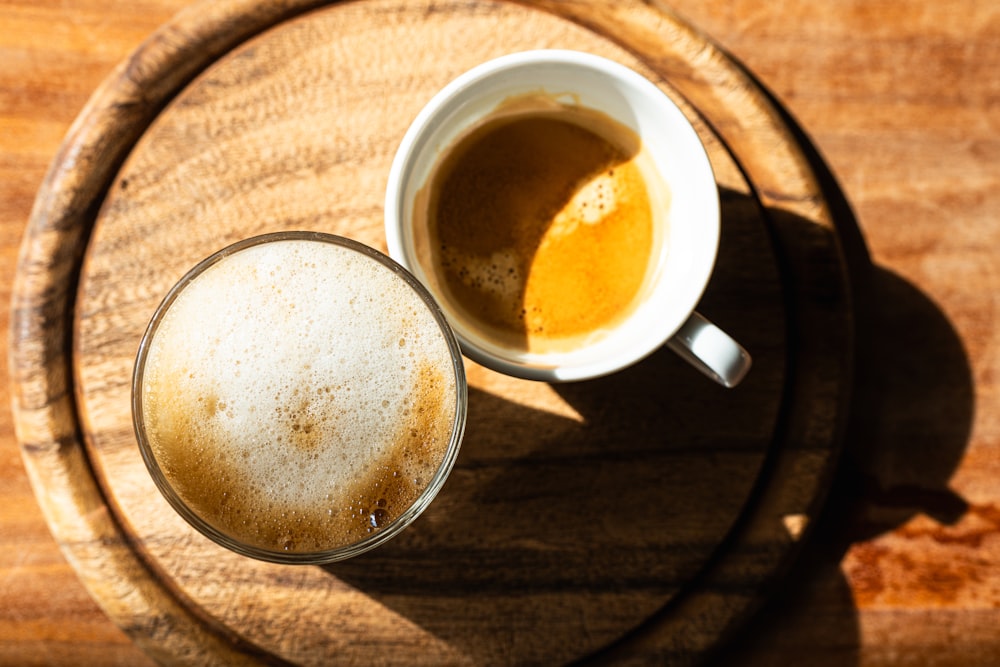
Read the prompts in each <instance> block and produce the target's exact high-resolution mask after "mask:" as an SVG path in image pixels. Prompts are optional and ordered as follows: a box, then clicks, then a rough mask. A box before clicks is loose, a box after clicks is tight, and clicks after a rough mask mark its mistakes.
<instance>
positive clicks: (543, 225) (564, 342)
mask: <svg viewBox="0 0 1000 667" xmlns="http://www.w3.org/2000/svg"><path fill="white" fill-rule="evenodd" d="M427 182H428V185H427V186H426V187H425V189H424V191H422V192H421V193H420V194H419V195H418V205H417V207H416V208H415V210H414V224H415V225H416V226H417V227H418V228H426V229H427V234H428V239H427V243H426V244H425V246H424V247H423V252H422V253H421V255H419V256H418V257H417V260H418V261H419V262H420V263H421V265H422V267H423V273H424V275H427V276H429V277H430V280H431V281H432V282H433V283H434V284H435V287H436V289H435V290H434V291H435V292H436V293H438V294H440V295H442V297H443V298H444V299H445V300H446V301H447V302H448V311H449V312H450V313H452V314H453V316H454V317H457V318H460V319H463V320H464V321H465V322H466V324H467V326H468V327H469V328H475V329H476V330H477V331H479V332H480V333H481V335H482V336H483V337H485V338H488V339H489V340H490V341H491V342H493V343H495V344H497V345H498V346H502V347H505V348H513V349H520V350H524V351H528V352H532V353H539V354H547V353H551V352H559V351H566V350H570V349H573V348H576V347H578V346H580V345H582V344H586V343H587V342H589V341H593V340H595V339H597V338H600V337H602V336H604V335H606V334H607V333H608V332H609V331H612V330H614V329H615V328H616V327H617V326H619V325H620V324H621V323H622V322H623V321H624V320H625V319H626V318H627V317H628V316H629V314H630V313H631V312H632V310H634V308H635V307H636V306H637V304H639V303H641V301H642V299H643V296H644V292H645V291H646V290H647V289H648V288H649V285H650V283H651V280H652V272H653V270H654V269H655V267H656V263H655V262H654V261H653V260H654V258H657V257H658V256H659V252H660V249H661V246H662V243H663V233H662V232H661V225H662V224H664V221H663V212H664V211H665V210H667V201H668V198H669V193H668V191H667V187H666V184H665V183H664V182H663V179H662V178H661V177H660V175H659V173H658V172H657V169H656V165H655V163H654V162H653V160H652V159H651V158H650V156H649V155H648V153H647V152H646V151H645V149H644V147H643V144H642V140H641V139H640V137H639V136H638V135H637V134H636V133H635V132H634V131H633V130H631V129H630V128H628V127H626V126H625V125H622V124H621V123H619V122H617V121H616V120H615V119H613V118H611V117H610V116H608V115H606V114H603V113H600V112H597V111H593V110H591V109H587V108H584V107H580V106H575V105H571V104H565V103H562V102H560V101H559V100H557V99H554V98H552V97H550V96H546V95H542V94H529V95H523V96H517V97H514V98H511V99H508V100H506V101H505V102H504V104H503V105H501V107H499V108H498V109H497V110H496V112H495V113H493V114H490V115H489V116H488V117H487V118H486V119H485V121H484V122H482V123H480V124H478V125H474V126H473V127H471V128H469V129H468V130H467V131H466V132H465V133H464V135H463V136H461V137H459V138H458V139H456V140H455V142H454V143H453V144H452V145H451V146H450V147H449V149H448V151H447V152H446V153H445V154H444V155H443V157H442V158H441V160H440V162H439V163H438V165H437V167H436V168H435V170H434V171H433V172H432V173H431V175H430V177H429V178H428V181H427Z"/></svg>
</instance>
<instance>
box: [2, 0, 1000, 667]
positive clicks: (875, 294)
mask: <svg viewBox="0 0 1000 667" xmlns="http://www.w3.org/2000/svg"><path fill="white" fill-rule="evenodd" d="M184 5H185V2H184V1H183V0H141V1H139V2H123V1H120V0H101V1H100V2H98V1H97V0H62V1H60V2H54V1H52V0H31V1H30V2H29V1H28V0H4V1H3V2H0V275H2V278H3V279H2V280H0V294H2V298H3V302H4V305H3V308H2V309H0V324H2V325H3V326H2V328H3V329H4V330H6V328H7V323H8V315H7V305H6V304H7V302H8V300H9V296H10V288H11V283H12V280H13V276H14V271H15V266H16V257H17V250H18V245H19V243H20V239H21V235H22V232H23V230H24V227H25V224H26V222H27V219H28V216H29V212H30V210H31V206H32V202H33V199H34V196H35V192H36V191H37V189H38V186H39V184H40V182H41V180H42V177H43V174H44V172H45V169H46V168H47V166H48V164H49V163H50V161H51V160H52V158H53V157H54V155H55V153H56V150H57V148H58V145H59V143H60V141H61V139H62V138H63V136H64V134H65V133H66V131H67V129H68V128H69V126H70V123H71V122H72V121H73V119H74V117H75V116H76V115H77V113H78V112H79V111H80V109H81V108H82V106H83V104H84V103H85V102H86V100H87V98H88V97H89V95H90V94H91V92H92V91H93V90H94V89H95V88H96V87H97V85H98V84H99V83H100V82H101V81H102V80H103V79H104V77H105V76H106V75H107V74H108V73H109V72H110V71H111V69H112V68H113V67H114V65H115V64H116V63H118V62H119V61H120V60H122V59H123V58H125V57H126V56H127V55H128V54H129V53H130V52H131V51H132V50H133V49H134V48H135V47H136V46H138V45H139V44H140V42H141V41H142V40H143V39H144V38H145V37H147V36H148V35H149V34H150V33H151V32H152V31H154V30H155V29H156V28H157V27H158V26H159V25H160V24H162V23H163V22H164V21H166V20H167V19H168V18H170V16H172V15H173V14H174V13H175V12H176V11H178V10H179V9H181V8H182V7H183V6H184ZM670 6H671V7H673V8H675V9H676V10H677V11H678V12H679V13H680V14H681V15H682V16H684V17H685V18H687V19H688V20H689V21H691V22H692V23H693V24H695V25H697V26H699V27H700V28H701V29H703V30H704V31H705V32H706V33H707V34H708V35H709V36H710V37H712V38H713V39H715V40H716V41H717V42H718V43H719V44H721V45H722V46H723V47H724V48H725V49H727V50H728V51H729V52H730V53H731V54H732V55H733V56H734V57H735V58H736V59H738V60H739V61H741V62H742V63H743V64H744V65H745V66H746V67H747V68H748V69H749V70H750V71H751V72H752V73H753V74H754V75H756V76H757V77H758V78H759V80H760V81H761V82H762V83H763V84H764V85H765V86H767V87H768V88H769V89H770V90H771V91H772V92H773V93H774V94H775V96H776V97H777V99H778V101H779V102H780V103H782V104H783V105H784V106H785V108H786V109H787V110H788V111H789V112H790V113H791V114H792V116H793V117H794V118H795V119H796V120H797V121H798V123H799V124H800V125H801V126H802V128H803V129H804V130H805V131H806V132H807V133H808V135H809V137H810V138H811V139H812V140H813V142H814V143H815V146H816V148H817V149H818V150H819V152H820V153H821V155H822V156H823V157H824V158H825V160H826V161H827V163H828V165H829V167H830V169H831V170H832V173H833V174H834V176H835V177H836V178H837V180H838V181H839V184H840V186H841V188H842V189H843V192H844V194H845V196H846V198H847V200H848V202H849V204H850V206H851V207H852V209H853V212H854V214H855V216H856V218H857V222H858V225H859V227H860V230H861V233H862V235H863V237H864V240H865V242H866V243H867V246H868V249H869V252H870V255H871V258H872V262H873V267H872V271H871V272H870V275H867V276H865V278H864V281H863V283H862V284H861V288H862V290H863V291H864V293H865V294H866V296H867V302H868V303H869V304H871V311H870V312H865V313H862V315H863V316H864V317H863V318H862V321H861V328H860V331H859V339H858V352H859V359H860V361H861V366H860V368H859V369H858V374H857V386H856V387H855V394H856V399H855V404H854V410H853V412H852V415H851V419H850V422H849V427H848V431H847V442H846V455H845V457H844V461H843V464H842V466H841V470H840V472H839V474H838V477H837V480H836V482H835V485H834V488H833V492H832V495H831V498H830V501H829V503H828V505H827V509H826V512H825V514H824V515H823V517H822V519H821V520H820V521H819V523H818V524H817V525H816V526H815V527H814V529H813V531H812V533H811V537H810V540H809V542H808V543H807V545H806V548H805V551H804V553H803V555H802V557H801V558H800V559H799V561H798V563H797V564H796V567H795V568H794V570H793V571H792V572H790V573H789V575H788V577H787V578H786V579H785V580H784V581H783V584H782V585H781V586H780V587H778V589H777V590H775V591H774V592H773V596H772V598H771V600H770V601H769V603H768V604H766V605H765V607H764V608H763V609H762V610H761V611H760V613H759V614H758V615H757V616H756V617H755V618H753V619H752V620H751V622H750V623H749V625H748V627H747V628H746V629H745V632H743V633H742V634H741V635H740V636H739V637H737V638H735V640H734V641H733V643H732V644H731V645H730V646H729V648H728V650H727V651H726V652H725V653H724V654H723V655H722V656H720V662H722V663H724V664H747V665H767V664H775V665H778V664H780V665H787V664H811V665H816V664H821V665H822V664H829V665H852V664H858V665H862V664H863V665H884V664H885V665H888V664H893V665H896V664H907V665H990V664H1000V451H998V448H1000V403H998V400H997V399H998V397H997V393H998V391H997V390H998V385H1000V346H998V345H997V343H998V342H1000V341H998V338H1000V336H998V335H997V334H996V333H994V332H995V331H997V326H995V325H996V324H997V322H996V321H997V320H998V319H1000V297H998V295H1000V263H998V262H997V252H996V250H995V248H997V247H998V246H1000V6H998V5H996V3H995V2H993V1H992V0H941V1H940V2H926V0H811V2H805V1H804V0H780V1H779V2H764V1H763V0H735V1H734V0H672V2H670ZM3 340H4V341H5V343H4V345H5V346H6V339H5V338H4V339H3ZM0 364H3V365H4V368H5V370H6V354H3V355H0ZM0 393H2V402H3V403H4V404H5V405H6V404H8V403H9V392H8V390H7V387H6V384H0ZM0 547H2V548H0V664H4V665H7V664H9V665H50V664H51V665H63V664H67V665H69V664H72V665H79V664H127V665H140V664H145V663H146V662H148V659H147V658H145V656H143V655H142V653H141V652H140V651H139V650H138V649H137V648H136V647H134V646H133V645H132V644H131V643H130V641H129V639H128V638H127V636H126V635H125V634H124V632H122V631H121V630H120V629H118V628H117V627H115V626H114V625H113V624H112V623H111V622H110V621H109V620H108V619H107V618H106V617H105V616H104V615H103V613H102V612H101V611H100V609H99V608H98V607H97V605H96V604H95V603H94V602H93V601H92V600H91V599H90V597H89V596H88V594H87V592H86V590H85V589H84V587H83V585H82V584H81V583H80V582H79V581H78V580H77V577H76V574H75V572H74V570H73V569H72V568H71V567H70V565H69V564H68V563H67V561H66V560H65V559H64V557H63V556H62V554H61V553H60V551H59V548H58V546H57V545H56V543H55V541H54V540H53V539H52V537H51V536H50V534H49V531H48V528H47V525H46V522H45V520H44V518H43V516H42V514H41V512H40V510H39V508H38V505H37V503H36V500H35V497H34V495H33V493H32V490H31V487H30V485H29V483H28V479H27V475H26V473H25V469H24V467H23V465H22V462H21V455H20V451H19V448H18V445H17V442H16V440H15V437H14V432H13V426H12V420H11V416H10V412H9V410H6V409H4V410H2V411H0Z"/></svg>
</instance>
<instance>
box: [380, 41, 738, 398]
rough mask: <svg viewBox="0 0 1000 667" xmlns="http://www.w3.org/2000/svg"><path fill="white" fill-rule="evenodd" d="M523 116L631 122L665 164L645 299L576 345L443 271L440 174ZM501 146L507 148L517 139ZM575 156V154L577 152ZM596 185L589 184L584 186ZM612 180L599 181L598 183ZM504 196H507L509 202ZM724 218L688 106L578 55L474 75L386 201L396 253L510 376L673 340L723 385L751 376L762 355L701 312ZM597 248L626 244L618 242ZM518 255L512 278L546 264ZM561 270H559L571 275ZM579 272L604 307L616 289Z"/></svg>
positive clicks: (426, 113)
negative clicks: (478, 139) (515, 333)
mask: <svg viewBox="0 0 1000 667" xmlns="http://www.w3.org/2000/svg"><path fill="white" fill-rule="evenodd" d="M518 114H520V115H522V116H524V115H529V116H539V115H546V114H548V115H549V116H552V115H553V114H555V116H559V115H560V114H566V118H567V119H570V118H577V119H578V118H597V119H599V120H600V122H598V125H597V126H594V127H598V126H599V125H600V124H601V123H603V122H604V121H605V120H610V124H611V126H614V127H616V128H620V127H622V126H623V127H624V128H627V131H626V132H627V133H628V132H630V133H634V134H632V135H631V136H633V137H634V138H637V139H638V142H639V147H638V149H636V150H637V151H638V152H640V153H642V154H643V155H644V157H643V159H644V160H646V164H647V165H648V164H652V165H653V168H652V171H650V172H644V177H645V178H646V180H647V181H649V180H650V179H659V180H658V182H656V183H648V184H647V185H648V186H649V187H648V190H649V191H650V192H649V195H650V196H649V201H650V204H651V205H650V207H649V208H652V209H655V210H654V211H653V222H652V225H651V226H652V228H653V229H652V232H651V234H652V237H651V238H652V241H651V242H650V245H649V253H646V254H647V256H637V257H635V258H634V262H635V266H640V267H645V268H644V270H643V273H642V276H643V277H642V283H641V286H640V287H639V288H638V289H637V291H636V296H635V298H634V299H633V300H632V302H630V305H629V306H628V307H627V308H624V310H623V311H622V314H620V315H619V316H617V319H614V320H613V321H611V322H610V323H609V324H607V325H605V326H600V327H596V328H595V329H594V330H593V331H590V332H588V333H586V334H584V335H575V337H573V338H572V340H571V342H569V343H567V344H565V345H561V346H550V347H548V348H546V347H545V346H542V347H543V349H535V347H534V346H532V345H528V344H525V345H519V344H509V343H508V342H507V341H504V340H499V339H497V337H496V336H493V335H491V334H490V333H489V332H488V331H486V329H485V328H484V327H483V326H482V324H481V322H480V321H478V320H477V319H476V318H475V317H470V316H469V314H468V312H467V310H464V309H463V307H462V306H461V305H459V303H458V302H457V301H456V298H455V294H454V293H453V291H452V290H450V289H449V288H448V285H447V284H446V281H445V280H444V279H443V278H442V277H441V273H442V272H441V270H440V266H437V267H436V266H435V263H438V262H441V261H443V260H442V259H441V257H442V256H443V255H441V254H440V252H439V250H438V241H439V239H438V238H437V237H434V236H433V234H431V232H429V231H428V225H429V222H428V221H429V219H430V218H429V214H428V211H427V210H426V208H427V207H428V206H429V203H428V202H429V201H430V200H431V199H432V198H433V197H432V196H431V195H429V194H428V192H429V190H431V191H433V190H434V188H435V187H437V186H435V179H443V178H445V176H443V175H442V174H446V172H444V171H442V169H443V167H442V164H443V163H444V162H446V159H447V158H448V156H449V155H451V154H452V153H453V151H454V150H455V147H456V146H458V145H459V144H461V143H462V142H463V141H466V140H467V138H468V137H470V136H472V134H473V133H475V132H477V131H480V132H482V131H483V130H481V129H480V128H484V127H485V126H487V125H489V124H491V123H494V124H496V123H500V122H501V121H500V119H501V118H505V119H507V120H509V119H511V118H514V117H517V116H518ZM502 122H506V121H502ZM574 122H575V121H574ZM588 122H589V121H588ZM499 141H500V142H501V145H502V143H503V140H499ZM463 150H464V149H463ZM539 150H544V149H542V148H539ZM566 159H567V160H568V161H572V160H574V159H575V158H574V155H573V154H569V155H568V156H567V157H566ZM456 164H457V165H458V166H454V165H456ZM452 165H453V166H452V167H450V169H452V173H454V172H455V170H460V169H462V166H461V163H460V162H454V161H453V162H452ZM508 167H509V165H508ZM513 171H520V170H519V169H516V168H515V169H514V170H513ZM605 173H609V174H613V173H614V172H613V171H606V172H605ZM480 180H481V181H483V182H481V183H480V186H479V187H481V188H486V189H489V188H491V187H494V186H495V183H494V181H492V180H488V179H487V180H483V179H480ZM586 187H587V186H586V184H581V186H580V189H581V190H583V189H585V188H586ZM601 187H604V186H601V185H600V184H598V185H593V184H592V185H591V190H595V189H596V190H599V189H600V188H601ZM614 187H617V186H610V185H609V186H607V188H609V189H608V192H609V193H612V196H617V195H613V192H612V191H613V190H614ZM596 190H595V191H596ZM493 194H494V195H497V194H498V193H493ZM442 196H443V195H442ZM499 196H501V197H503V196H504V195H503V193H499ZM493 201H500V202H501V204H503V203H504V200H503V199H501V200H496V199H494V200H493ZM584 205H585V204H584ZM591 210H593V209H591ZM490 224H491V225H493V226H494V227H495V226H497V225H496V224H494V223H492V222H491V223H490ZM497 224H500V223H497ZM601 224H603V223H601ZM719 227H720V222H719V194H718V188H717V186H716V183H715V177H714V174H713V172H712V168H711V165H710V163H709V160H708V156H707V154H706V151H705V148H704V146H703V145H702V143H701V141H700V139H699V138H698V135H697V133H696V132H695V130H694V128H693V127H692V125H691V123H690V122H689V121H688V119H687V118H686V117H685V116H684V114H683V113H682V112H681V110H680V109H679V108H678V107H677V106H676V105H675V104H674V102H673V101H672V100H671V99H670V98H669V97H668V96H667V95H666V94H665V93H664V92H663V91H661V90H660V89H659V88H658V87H657V86H656V85H655V84H653V83H652V82H650V81H649V80H648V79H646V78H644V77H643V76H641V75H640V74H638V73H636V72H634V71H633V70H631V69H629V68H627V67H625V66H623V65H621V64H618V63H616V62H613V61H611V60H608V59H605V58H602V57H598V56H595V55H592V54H587V53H582V52H575V51H564V50H539V51H528V52H522V53H514V54H511V55H507V56H503V57H500V58H497V59H495V60H491V61H489V62H486V63H483V64H481V65H479V66H477V67H475V68H473V69H471V70H469V71H468V72H466V73H465V74H462V75H461V76H459V77H458V78H457V79H455V80H453V81H452V82H451V83H449V84H448V85H447V86H445V88H443V89H442V90H441V91H440V92H439V93H438V94H437V95H435V96H434V97H433V98H432V99H431V100H430V102H429V103H428V104H427V105H426V106H425V107H424V108H423V110H421V112H420V113H419V114H418V115H417V117H416V119H415V120H414V121H413V123H412V125H411V126H410V128H409V130H408V131H407V132H406V134H405V136H404V137H403V140H402V143H401V145H400V146H399V149H398V151H397V153H396V156H395V159H394V161H393V164H392V168H391V171H390V175H389V181H388V188H387V192H386V200H385V229H386V236H387V242H388V247H389V253H390V255H391V256H392V257H393V258H394V259H395V260H396V261H398V262H399V263H400V264H402V265H403V266H404V267H406V268H407V269H409V270H410V271H411V272H412V273H413V274H414V275H415V276H416V277H417V278H418V279H419V280H420V281H421V282H422V283H424V284H425V285H426V286H427V287H428V289H429V291H430V292H431V294H433V295H434V298H435V299H436V300H437V301H438V303H439V305H440V306H441V308H442V310H443V312H444V313H445V315H446V317H447V319H448V321H449V324H450V325H451V326H452V329H453V330H454V332H455V334H456V336H457V338H458V340H459V341H460V344H461V347H462V351H463V353H464V354H465V355H466V356H468V357H469V358H470V359H472V360H474V361H476V362H478V363H480V364H482V365H484V366H486V367H488V368H492V369H494V370H496V371H499V372H502V373H506V374H508V375H512V376H516V377H521V378H527V379H532V380H542V381H547V382H562V381H573V380H584V379H589V378H595V377H599V376H603V375H607V374H610V373H613V372H616V371H618V370H621V369H623V368H626V367H628V366H630V365H632V364H634V363H636V362H638V361H640V360H641V359H643V358H645V357H646V356H648V355H649V354H651V353H652V352H654V351H655V350H657V349H658V348H660V347H662V346H663V345H664V344H666V345H668V346H669V347H670V348H671V349H673V350H674V351H676V352H677V353H678V354H679V355H680V356H681V357H682V358H684V359H685V360H686V361H688V362H690V363H691V364H692V365H693V366H695V367H696V368H698V369H699V370H700V371H702V372H703V373H705V374H706V375H707V376H709V377H711V378H712V379H714V380H715V381H717V382H718V383H720V384H722V385H724V386H726V387H733V386H735V385H737V384H738V383H739V382H740V381H741V380H742V379H743V377H744V376H745V375H746V373H747V371H748V370H749V368H750V356H749V355H748V354H747V352H746V351H745V350H744V349H743V348H742V347H741V346H740V345H739V344H738V343H737V342H736V341H735V340H733V339H732V338H731V337H730V336H728V335H727V334H726V333H725V332H723V331H722V330H721V329H720V328H718V327H717V326H715V325H714V324H712V323H711V322H709V321H708V320H707V319H705V318H704V317H703V316H701V315H700V314H698V313H697V312H696V311H695V308H696V306H697V304H698V302H699V300H700V299H701V296H702V293H703V292H704V289H705V286H706V285H707V283H708V280H709V277H710V275H711V273H712V270H713V267H714V264H715V259H716V253H717V249H718V243H719ZM477 234H478V232H477ZM440 246H441V247H444V244H443V243H442V244H440ZM597 247H598V248H602V247H605V248H608V249H609V250H608V252H609V253H610V252H612V251H611V250H610V248H612V244H607V245H605V246H600V245H598V246H597ZM504 252H505V251H504V250H503V249H502V248H498V249H493V250H492V251H491V253H492V257H493V264H492V268H493V270H495V271H499V272H501V273H505V272H509V273H511V274H512V275H513V274H515V273H517V272H520V273H526V272H529V271H534V269H533V268H532V267H525V266H524V265H523V264H524V262H522V263H521V265H518V266H513V265H511V266H510V267H507V266H506V264H505V263H504V262H505V261H506V260H504V259H503V258H504V257H506V255H505V254H504ZM603 252H605V251H604V250H598V251H597V252H596V253H594V259H593V262H591V264H590V265H586V266H585V267H584V268H585V269H586V268H587V266H600V267H601V268H602V270H603V267H604V266H605V261H606V259H607V261H608V262H609V263H610V262H611V257H610V254H609V255H608V257H607V258H605V257H602V253H603ZM578 254H579V253H578ZM587 256H589V255H587ZM498 257H499V258H500V260H499V264H500V266H499V267H498V266H497V261H498V260H497V258H498ZM483 261H484V262H489V261H490V258H489V257H488V256H484V258H483ZM616 261H618V262H619V264H618V266H627V265H628V264H627V263H622V260H621V258H618V259H617V260H616ZM630 261H632V260H630ZM608 265H610V264H608ZM463 270H465V269H463ZM539 271H540V270H539ZM467 273H468V271H466V274H467ZM550 273H551V274H552V275H558V270H556V271H555V273H552V272H550ZM566 277H568V279H569V283H567V284H569V285H572V286H573V287H574V289H577V290H579V289H583V290H584V291H583V292H582V294H583V296H584V298H592V299H593V303H594V305H595V308H596V307H598V306H599V305H600V299H601V298H602V294H603V292H601V289H600V286H599V285H598V284H597V283H596V282H595V283H594V284H593V289H594V293H593V295H588V293H587V292H586V290H587V289H590V286H591V283H590V281H591V280H592V279H591V278H590V277H589V272H587V271H584V272H583V273H582V274H581V275H580V276H579V277H578V278H577V277H576V276H572V275H567V276H566ZM522 279H524V277H523V276H522ZM522 312H524V311H522ZM526 327H527V325H526Z"/></svg>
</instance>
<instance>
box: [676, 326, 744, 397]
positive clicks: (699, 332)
mask: <svg viewBox="0 0 1000 667" xmlns="http://www.w3.org/2000/svg"><path fill="white" fill-rule="evenodd" d="M667 345H668V346H669V347H670V349H671V350H673V351H674V352H676V353H677V354H678V355H680V357H681V358H682V359H684V360H685V361H687V362H688V363H689V364H691V365H692V366H694V367H695V368H697V369H698V370H699V371H701V372H702V373H704V374H705V375H707V376H708V377H710V378H712V379H713V380H715V381H716V382H718V383H719V384H721V385H722V386H724V387H729V388H732V387H735V386H736V385H738V384H739V383H740V381H741V380H743V378H744V377H745V376H746V374H747V371H749V370H750V364H751V359H750V354H749V353H748V352H747V351H746V350H744V349H743V347H742V346H741V345H740V344H739V343H737V342H736V341H735V340H733V339H732V338H731V337H730V336H729V334H727V333H726V332H725V331H723V330H722V329H720V328H719V327H717V326H715V325H714V324H712V323H711V322H710V321H709V320H708V319H706V318H705V317H704V316H703V315H701V314H699V313H697V312H693V313H691V316H690V317H689V318H688V319H687V322H685V323H684V324H683V325H682V326H681V328H680V329H678V330H677V332H676V333H675V334H674V335H673V337H672V338H670V340H668V341H667Z"/></svg>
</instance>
